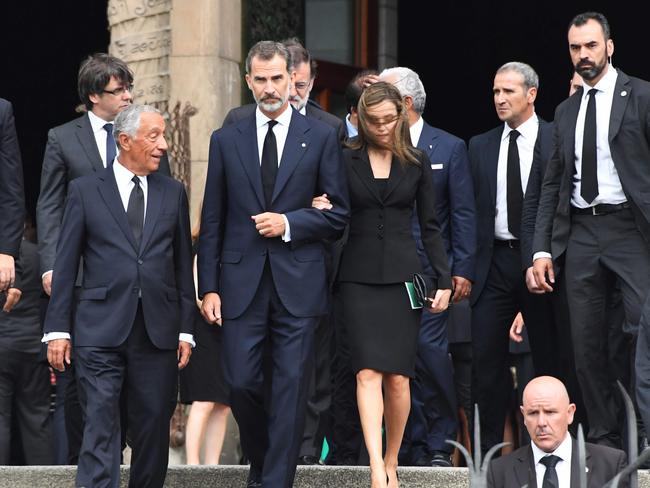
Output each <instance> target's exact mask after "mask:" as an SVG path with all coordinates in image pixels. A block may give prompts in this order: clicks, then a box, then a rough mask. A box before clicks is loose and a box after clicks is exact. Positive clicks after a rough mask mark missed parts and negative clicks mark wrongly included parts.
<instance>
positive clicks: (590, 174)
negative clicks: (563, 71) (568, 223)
mask: <svg viewBox="0 0 650 488" xmlns="http://www.w3.org/2000/svg"><path fill="white" fill-rule="evenodd" d="M597 91H598V90H596V89H595V88H592V89H591V90H589V93H588V95H589V102H587V114H586V115H585V131H584V133H583V135H582V175H581V180H580V195H581V196H582V198H584V199H585V202H587V203H591V202H593V201H594V199H595V198H596V197H597V196H598V170H597V168H598V166H597V164H596V92H597Z"/></svg>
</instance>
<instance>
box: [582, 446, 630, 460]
mask: <svg viewBox="0 0 650 488" xmlns="http://www.w3.org/2000/svg"><path fill="white" fill-rule="evenodd" d="M585 448H586V449H587V451H589V453H590V454H591V455H592V456H600V457H601V458H608V459H611V460H616V459H618V458H620V457H621V456H625V452H623V451H621V450H620V449H616V448H614V447H609V446H603V445H601V444H592V443H591V442H585Z"/></svg>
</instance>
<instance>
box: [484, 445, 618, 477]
mask: <svg viewBox="0 0 650 488" xmlns="http://www.w3.org/2000/svg"><path fill="white" fill-rule="evenodd" d="M585 447H586V451H587V452H586V456H585V458H586V468H587V487H589V488H602V487H603V485H605V483H607V482H608V481H609V480H611V479H612V478H613V477H614V476H616V474H618V473H619V472H620V471H621V470H623V468H624V467H625V465H626V462H625V453H624V452H623V451H619V450H618V449H612V448H611V447H606V446H600V445H597V444H590V443H586V444H585ZM534 462H535V461H534V458H533V450H532V448H531V447H530V444H528V445H526V446H524V447H520V448H519V449H517V450H516V451H514V452H513V453H511V454H508V455H507V456H503V457H500V458H497V459H494V460H493V461H492V462H491V463H490V466H489V468H488V487H489V488H521V487H523V486H525V485H528V488H537V476H536V474H535V465H534ZM579 476H580V472H579V470H578V443H577V442H576V440H575V439H572V446H571V486H578V477H579ZM620 486H628V481H627V480H621V484H620Z"/></svg>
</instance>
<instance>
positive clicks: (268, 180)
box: [262, 120, 278, 210]
mask: <svg viewBox="0 0 650 488" xmlns="http://www.w3.org/2000/svg"><path fill="white" fill-rule="evenodd" d="M277 123H278V122H277V121H276V120H269V130H268V131H267V133H266V137H265V138H264V146H263V148H262V187H263V188H264V200H265V201H266V209H267V210H269V207H270V206H271V199H272V198H273V188H275V177H276V176H277V175H278V144H277V142H276V140H275V134H274V133H273V126H275V124H277Z"/></svg>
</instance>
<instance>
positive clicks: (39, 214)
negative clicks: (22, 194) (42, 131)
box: [36, 114, 170, 273]
mask: <svg viewBox="0 0 650 488" xmlns="http://www.w3.org/2000/svg"><path fill="white" fill-rule="evenodd" d="M103 170H104V165H103V163H102V158H101V156H100V155H99V149H97V143H96V142H95V136H94V135H93V131H92V127H91V125H90V119H89V118H88V115H87V114H84V115H82V116H81V117H78V118H76V119H74V120H72V121H70V122H67V123H65V124H63V125H60V126H58V127H54V128H53V129H50V131H49V133H48V135H47V146H46V147H45V156H44V157H43V168H42V170H41V192H40V194H39V196H38V203H37V205H36V222H37V225H38V235H39V242H38V246H39V253H40V256H41V273H45V272H46V271H49V270H51V269H53V268H54V258H55V256H56V246H57V242H58V241H59V232H60V231H61V220H62V219H63V207H64V205H65V198H66V195H67V193H68V185H69V184H70V182H71V181H72V180H74V179H75V178H79V177H80V176H85V175H90V174H93V173H94V172H102V171H103ZM159 172H160V173H162V174H164V175H167V176H169V175H170V170H169V160H168V159H167V155H165V156H164V157H163V158H162V159H161V161H160V168H159Z"/></svg>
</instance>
